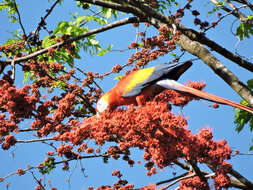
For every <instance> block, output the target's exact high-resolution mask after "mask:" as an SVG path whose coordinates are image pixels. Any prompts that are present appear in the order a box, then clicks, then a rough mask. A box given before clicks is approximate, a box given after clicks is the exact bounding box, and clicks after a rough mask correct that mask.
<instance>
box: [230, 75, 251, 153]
mask: <svg viewBox="0 0 253 190" xmlns="http://www.w3.org/2000/svg"><path fill="white" fill-rule="evenodd" d="M247 86H248V88H249V89H253V79H250V80H248V81H247ZM241 104H243V105H245V106H250V105H249V103H248V102H246V101H245V100H241ZM234 123H235V124H236V128H235V130H236V131H237V132H238V133H239V132H241V131H242V129H243V128H244V127H245V125H247V124H249V129H250V131H252V130H253V115H252V114H251V113H248V112H246V111H243V110H239V109H236V113H235V121H234ZM250 150H253V146H251V147H250Z"/></svg>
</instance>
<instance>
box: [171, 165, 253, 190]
mask: <svg viewBox="0 0 253 190" xmlns="http://www.w3.org/2000/svg"><path fill="white" fill-rule="evenodd" d="M174 163H175V164H176V165H178V166H179V167H181V168H182V169H184V170H187V171H189V170H190V167H189V166H188V165H186V164H184V163H182V162H180V161H178V160H176V161H174ZM210 169H211V170H212V171H213V172H215V169H214V168H210ZM201 173H202V174H203V175H208V173H207V172H206V171H203V170H201ZM230 174H231V173H230ZM240 176H241V175H240ZM241 177H242V178H244V177H243V176H241ZM229 178H230V181H231V186H232V187H236V188H239V189H251V186H248V185H246V184H244V183H243V182H241V181H240V180H239V179H237V177H236V176H234V177H229ZM250 183H251V182H250Z"/></svg>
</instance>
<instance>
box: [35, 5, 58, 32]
mask: <svg viewBox="0 0 253 190" xmlns="http://www.w3.org/2000/svg"><path fill="white" fill-rule="evenodd" d="M59 1H60V0H56V1H55V3H54V4H53V5H52V6H51V8H50V9H48V10H46V12H47V14H46V15H45V16H44V17H41V21H40V22H39V24H38V27H37V28H36V30H35V32H34V35H38V34H39V32H40V29H41V26H43V23H45V20H46V18H47V17H48V16H49V15H50V14H51V12H52V11H53V9H54V7H55V6H56V5H57V4H58V3H59Z"/></svg>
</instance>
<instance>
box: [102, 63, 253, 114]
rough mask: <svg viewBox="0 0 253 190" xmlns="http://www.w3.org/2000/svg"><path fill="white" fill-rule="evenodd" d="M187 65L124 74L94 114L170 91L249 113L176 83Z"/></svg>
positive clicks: (166, 65) (106, 94)
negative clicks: (166, 90)
mask: <svg viewBox="0 0 253 190" xmlns="http://www.w3.org/2000/svg"><path fill="white" fill-rule="evenodd" d="M191 65H192V62H189V61H188V62H184V63H180V64H179V63H173V64H169V63H164V64H161V65H157V66H154V67H150V68H146V69H140V70H138V71H134V72H132V73H130V74H128V75H126V76H125V77H124V78H123V79H121V80H120V81H119V82H118V83H117V84H116V86H115V87H114V88H112V89H111V90H110V91H108V92H107V93H105V94H104V95H103V96H102V97H101V98H100V99H99V101H98V102H97V112H98V113H102V112H104V111H105V110H114V109H116V108H117V107H118V106H121V105H130V104H134V105H138V106H141V105H143V103H144V102H145V100H146V98H147V97H150V96H155V95H157V94H159V93H160V92H161V91H163V90H164V89H173V90H176V91H179V92H184V93H187V94H190V95H193V96H195V97H199V98H202V99H206V100H210V101H213V102H217V103H220V104H226V105H230V106H233V107H236V108H239V109H242V110H245V111H247V112H250V113H253V108H250V107H247V106H244V105H241V104H238V103H236V102H232V101H230V100H227V99H224V98H221V97H218V96H215V95H212V94H209V93H206V92H204V91H201V90H197V89H194V88H190V87H187V86H184V85H182V84H180V83H178V82H177V81H176V80H178V78H179V77H180V76H181V75H182V74H183V73H184V72H185V71H186V70H187V69H188V68H190V66H191Z"/></svg>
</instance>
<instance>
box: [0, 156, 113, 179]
mask: <svg viewBox="0 0 253 190" xmlns="http://www.w3.org/2000/svg"><path fill="white" fill-rule="evenodd" d="M108 156H110V155H109V154H106V153H105V154H98V155H91V156H79V157H78V158H77V159H79V160H81V159H88V158H99V157H108ZM77 159H76V158H72V159H68V160H63V161H59V162H54V165H57V164H62V163H65V162H69V161H72V160H77ZM38 168H39V167H38V166H29V167H27V168H26V169H24V170H23V171H24V172H27V171H29V170H32V169H38ZM16 174H18V172H17V171H16V172H12V173H9V174H8V175H6V176H4V177H0V182H3V181H4V180H5V179H7V178H8V177H11V176H13V175H16Z"/></svg>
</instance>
